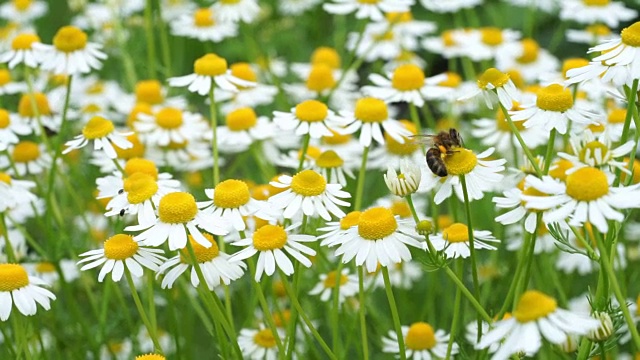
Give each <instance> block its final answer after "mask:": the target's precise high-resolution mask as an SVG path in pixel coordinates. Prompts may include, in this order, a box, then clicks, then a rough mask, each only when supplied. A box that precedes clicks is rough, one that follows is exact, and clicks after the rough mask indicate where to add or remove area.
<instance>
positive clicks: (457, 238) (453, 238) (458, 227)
mask: <svg viewBox="0 0 640 360" xmlns="http://www.w3.org/2000/svg"><path fill="white" fill-rule="evenodd" d="M442 238H443V239H445V240H447V241H448V242H450V243H459V242H467V241H469V229H468V228H467V225H465V224H461V223H455V224H452V225H451V226H449V227H448V228H446V229H444V230H442Z"/></svg>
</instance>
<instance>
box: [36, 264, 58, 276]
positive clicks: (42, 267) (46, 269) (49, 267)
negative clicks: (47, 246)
mask: <svg viewBox="0 0 640 360" xmlns="http://www.w3.org/2000/svg"><path fill="white" fill-rule="evenodd" d="M36 271H37V272H39V273H41V274H45V273H54V272H56V266H55V265H53V263H50V262H41V263H37V264H36Z"/></svg>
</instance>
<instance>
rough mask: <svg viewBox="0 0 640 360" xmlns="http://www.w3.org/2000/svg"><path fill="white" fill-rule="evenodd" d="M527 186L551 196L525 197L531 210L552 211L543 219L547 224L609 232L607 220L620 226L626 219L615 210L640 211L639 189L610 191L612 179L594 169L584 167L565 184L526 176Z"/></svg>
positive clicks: (635, 186)
mask: <svg viewBox="0 0 640 360" xmlns="http://www.w3.org/2000/svg"><path fill="white" fill-rule="evenodd" d="M525 180H526V182H527V183H528V184H529V185H530V186H532V187H533V188H535V189H536V190H538V191H541V192H542V193H545V194H549V195H548V196H532V195H523V196H522V198H523V200H525V201H526V202H527V204H526V207H527V208H529V209H538V210H550V211H546V212H545V213H544V215H543V220H544V222H545V223H552V222H563V221H564V220H569V224H570V225H578V226H579V225H582V224H584V223H585V222H587V221H588V222H590V223H591V224H593V225H594V226H595V227H596V228H598V230H599V231H601V232H603V233H606V232H607V230H608V229H609V225H608V224H607V220H614V221H618V222H621V221H623V219H624V216H623V214H622V213H621V212H619V211H618V210H616V209H629V208H636V207H640V188H639V187H638V185H633V186H628V187H615V188H614V187H611V183H612V181H613V178H612V177H611V176H607V174H606V173H605V172H603V171H602V170H599V169H597V168H593V167H582V168H579V169H578V170H575V171H573V172H571V173H569V174H567V177H566V179H565V181H564V182H560V181H557V180H555V179H553V178H551V177H549V176H545V177H543V178H542V179H539V178H536V177H534V176H531V175H529V176H527V177H526V178H525Z"/></svg>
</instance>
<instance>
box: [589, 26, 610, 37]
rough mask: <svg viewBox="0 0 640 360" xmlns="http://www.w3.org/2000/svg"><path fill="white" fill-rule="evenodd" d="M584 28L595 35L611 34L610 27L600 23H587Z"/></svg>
mask: <svg viewBox="0 0 640 360" xmlns="http://www.w3.org/2000/svg"><path fill="white" fill-rule="evenodd" d="M586 30H587V32H588V33H590V34H592V35H595V36H607V35H609V34H611V29H609V28H608V27H607V26H606V25H602V24H595V25H589V26H587V28H586Z"/></svg>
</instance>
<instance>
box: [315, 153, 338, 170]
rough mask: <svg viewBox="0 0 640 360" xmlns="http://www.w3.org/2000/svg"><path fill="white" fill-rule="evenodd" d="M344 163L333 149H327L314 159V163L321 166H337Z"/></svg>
mask: <svg viewBox="0 0 640 360" xmlns="http://www.w3.org/2000/svg"><path fill="white" fill-rule="evenodd" d="M343 164H344V160H342V158H341V157H340V155H338V153H336V152H335V151H333V150H327V151H325V152H323V153H322V154H320V156H318V158H317V159H316V165H318V166H319V167H321V168H337V167H341V166H342V165H343Z"/></svg>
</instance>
